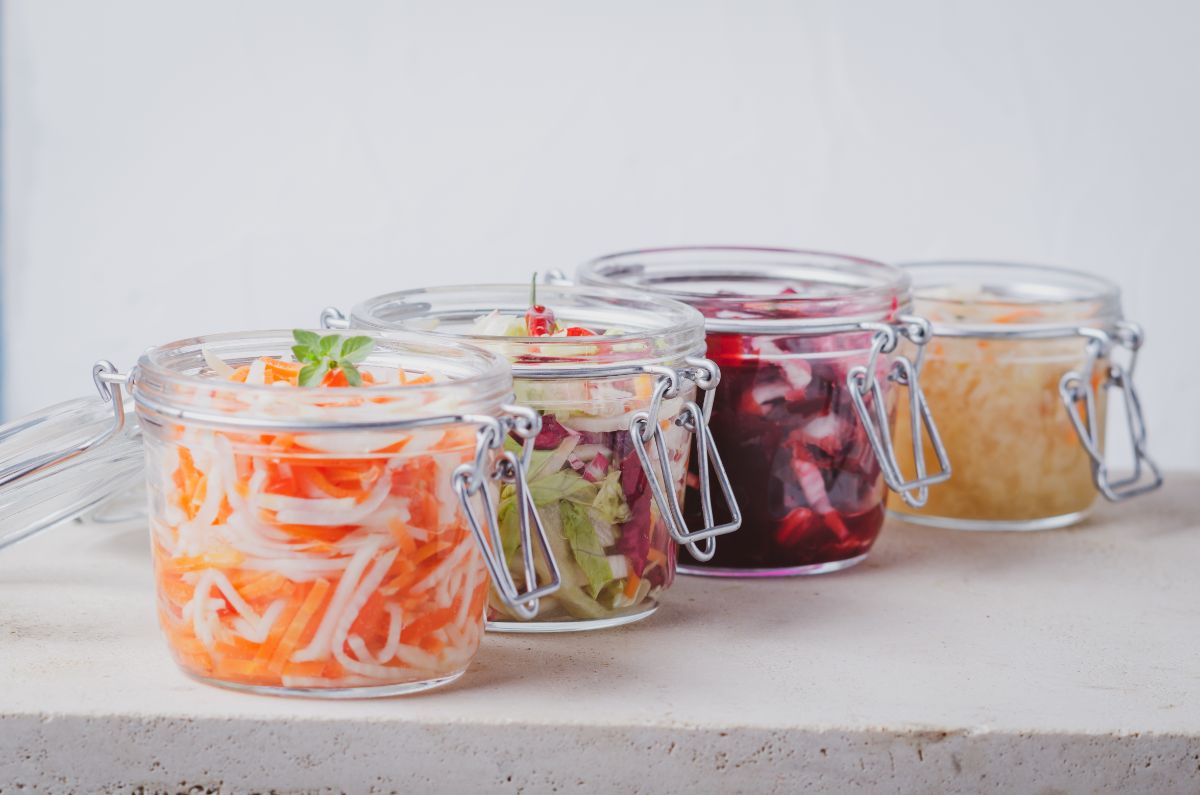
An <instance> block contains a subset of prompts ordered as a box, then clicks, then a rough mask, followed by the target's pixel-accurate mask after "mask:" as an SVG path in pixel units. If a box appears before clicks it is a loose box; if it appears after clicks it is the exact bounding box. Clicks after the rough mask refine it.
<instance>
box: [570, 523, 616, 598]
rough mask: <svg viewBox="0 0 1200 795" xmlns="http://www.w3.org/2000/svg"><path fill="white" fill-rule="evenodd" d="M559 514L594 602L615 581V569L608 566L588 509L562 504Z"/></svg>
mask: <svg viewBox="0 0 1200 795" xmlns="http://www.w3.org/2000/svg"><path fill="white" fill-rule="evenodd" d="M558 511H559V516H560V517H561V518H562V534H563V538H565V539H567V543H568V544H569V545H570V546H571V554H572V555H573V556H574V557H575V562H576V563H578V564H579V568H580V569H581V570H582V571H583V574H584V576H585V577H587V582H588V590H589V591H590V592H591V595H592V598H593V599H594V598H596V597H597V596H598V595H599V594H600V591H601V589H602V588H604V586H605V585H607V584H608V583H609V582H611V581H612V579H613V573H612V567H611V566H609V565H608V558H607V557H605V555H604V547H602V546H600V540H599V539H598V538H596V530H595V528H593V527H592V521H591V519H589V518H588V515H587V509H586V508H581V507H580V506H578V505H576V504H575V503H573V502H568V501H567V500H562V501H561V502H559V504H558Z"/></svg>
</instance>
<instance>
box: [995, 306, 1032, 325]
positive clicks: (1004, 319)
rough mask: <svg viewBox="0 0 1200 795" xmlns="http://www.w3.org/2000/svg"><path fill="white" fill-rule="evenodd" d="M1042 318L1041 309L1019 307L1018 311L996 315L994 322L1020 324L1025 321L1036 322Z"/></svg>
mask: <svg viewBox="0 0 1200 795" xmlns="http://www.w3.org/2000/svg"><path fill="white" fill-rule="evenodd" d="M1040 317H1042V312H1041V310H1040V309H1035V308H1034V307H1019V308H1017V309H1013V310H1012V311H1010V312H1005V313H1003V314H1000V315H996V316H995V317H993V318H992V322H993V323H1020V322H1022V321H1024V320H1035V319H1037V318H1040Z"/></svg>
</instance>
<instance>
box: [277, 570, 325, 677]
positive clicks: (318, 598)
mask: <svg viewBox="0 0 1200 795" xmlns="http://www.w3.org/2000/svg"><path fill="white" fill-rule="evenodd" d="M329 587H330V586H329V581H328V580H325V579H320V580H317V581H316V582H314V583H313V587H312V589H311V590H310V591H309V592H308V596H306V597H305V598H304V604H303V605H301V607H300V611H299V612H298V613H297V614H296V618H295V619H293V620H292V623H291V625H290V626H288V629H287V632H285V633H284V635H283V638H281V639H280V641H279V646H278V648H276V649H275V653H274V654H273V655H271V662H270V663H269V664H268V666H267V669H268V670H269V671H271V673H274V674H280V673H282V672H283V668H284V666H285V665H286V664H287V662H288V660H289V659H291V656H292V654H293V653H295V651H296V647H297V646H299V645H300V639H301V637H302V636H303V634H304V630H305V629H306V628H307V627H308V625H309V624H310V623H311V622H312V619H313V617H314V616H315V615H316V613H317V610H318V609H319V608H320V607H321V604H322V602H324V601H325V594H327V593H328V592H329Z"/></svg>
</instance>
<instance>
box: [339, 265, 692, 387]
mask: <svg viewBox="0 0 1200 795" xmlns="http://www.w3.org/2000/svg"><path fill="white" fill-rule="evenodd" d="M536 300H537V304H538V305H539V306H541V307H544V308H545V310H546V311H545V312H543V313H541V314H540V315H539V317H543V318H544V317H551V318H552V320H551V321H550V322H551V323H552V325H553V328H551V329H550V330H551V331H553V330H554V329H557V330H558V331H557V333H556V334H554V335H547V336H529V334H528V325H527V323H526V322H525V320H524V319H525V317H526V313H527V312H528V311H529V310H530V307H531V303H532V301H531V288H530V285H528V284H484V285H471V286H464V287H431V288H424V289H416V290H402V291H400V292H395V293H388V294H387V295H381V296H378V297H376V298H371V299H369V300H367V301H364V302H362V303H361V304H358V305H357V306H355V307H354V308H353V309H352V310H351V313H350V324H351V325H352V326H354V327H356V328H368V329H377V330H391V329H407V330H415V331H422V332H426V333H429V334H432V335H436V336H440V337H443V338H445V339H453V340H458V341H464V342H468V343H470V344H472V345H475V346H478V347H480V348H484V349H486V350H489V351H492V352H495V353H497V354H499V355H502V356H504V357H506V358H507V359H508V360H509V361H510V362H511V363H512V367H513V372H514V374H517V375H521V374H525V373H532V372H534V371H536V372H539V373H545V372H546V371H547V370H551V371H552V370H558V369H575V368H579V367H606V366H611V365H618V364H619V365H630V366H640V365H647V364H663V363H668V362H674V361H679V360H682V359H684V358H686V357H688V356H695V355H700V354H702V353H703V352H704V349H705V348H704V318H703V317H702V316H701V315H700V313H699V312H697V311H696V310H695V309H693V308H691V307H689V306H687V305H686V304H683V303H680V302H677V301H672V300H669V299H667V298H663V297H660V296H656V295H647V294H646V293H644V292H643V293H638V292H634V291H629V290H613V289H606V288H602V287H577V286H564V285H538V286H537V293H536ZM580 330H582V331H580ZM577 333H578V334H579V335H576V334H577Z"/></svg>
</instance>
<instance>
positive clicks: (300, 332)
mask: <svg viewBox="0 0 1200 795" xmlns="http://www.w3.org/2000/svg"><path fill="white" fill-rule="evenodd" d="M292 339H294V340H296V342H297V343H298V344H300V345H303V346H304V347H306V348H311V349H313V350H316V347H317V345H318V344H320V342H321V335H320V334H318V333H316V332H315V331H305V330H304V329H300V328H298V329H293V330H292Z"/></svg>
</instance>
